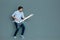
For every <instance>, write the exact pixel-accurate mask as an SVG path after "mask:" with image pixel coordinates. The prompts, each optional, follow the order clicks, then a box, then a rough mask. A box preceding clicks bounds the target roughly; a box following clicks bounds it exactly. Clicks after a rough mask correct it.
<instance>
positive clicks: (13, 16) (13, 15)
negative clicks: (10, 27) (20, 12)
mask: <svg viewBox="0 0 60 40" xmlns="http://www.w3.org/2000/svg"><path fill="white" fill-rule="evenodd" d="M15 15H16V12H14V13H13V14H12V18H13V19H14V20H15V19H16V18H15Z"/></svg>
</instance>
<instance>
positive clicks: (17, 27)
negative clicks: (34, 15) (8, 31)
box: [14, 22, 25, 36]
mask: <svg viewBox="0 0 60 40" xmlns="http://www.w3.org/2000/svg"><path fill="white" fill-rule="evenodd" d="M14 24H15V26H16V31H15V33H14V36H16V35H17V33H18V31H19V29H20V28H22V32H21V35H24V31H25V26H24V24H23V23H21V24H18V23H16V22H14Z"/></svg>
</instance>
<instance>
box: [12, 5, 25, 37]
mask: <svg viewBox="0 0 60 40" xmlns="http://www.w3.org/2000/svg"><path fill="white" fill-rule="evenodd" d="M12 18H13V19H14V20H15V22H14V24H15V26H16V31H15V33H14V38H16V35H17V33H18V31H19V28H22V32H21V37H22V38H24V36H23V35H24V31H25V26H24V24H23V23H18V21H20V20H22V19H24V13H23V7H22V6H19V7H18V10H17V11H15V12H14V13H13V14H12Z"/></svg>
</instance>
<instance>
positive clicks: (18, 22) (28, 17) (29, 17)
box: [13, 14, 34, 23]
mask: <svg viewBox="0 0 60 40" xmlns="http://www.w3.org/2000/svg"><path fill="white" fill-rule="evenodd" d="M33 15H34V14H30V15H29V16H27V17H25V18H24V19H22V20H19V21H15V20H14V21H13V22H17V23H21V22H24V21H25V20H26V19H28V18H30V17H32V16H33Z"/></svg>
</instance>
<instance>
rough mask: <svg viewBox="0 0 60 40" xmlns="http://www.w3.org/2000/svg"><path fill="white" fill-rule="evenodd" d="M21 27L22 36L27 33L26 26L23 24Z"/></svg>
mask: <svg viewBox="0 0 60 40" xmlns="http://www.w3.org/2000/svg"><path fill="white" fill-rule="evenodd" d="M21 27H22V32H21V35H24V32H25V26H24V24H21Z"/></svg>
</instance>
